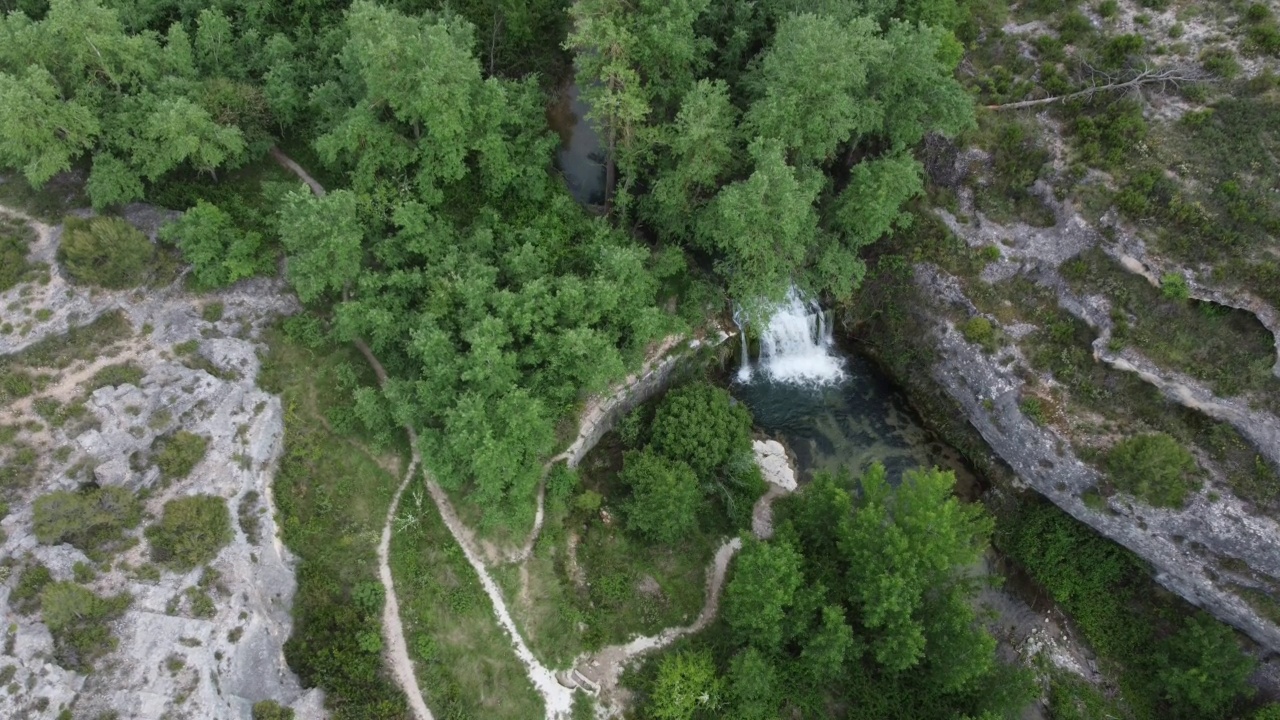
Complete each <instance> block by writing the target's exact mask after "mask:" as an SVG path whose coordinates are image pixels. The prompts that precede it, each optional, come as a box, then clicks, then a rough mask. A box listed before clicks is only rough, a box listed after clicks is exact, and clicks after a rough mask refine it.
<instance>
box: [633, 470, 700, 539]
mask: <svg viewBox="0 0 1280 720" xmlns="http://www.w3.org/2000/svg"><path fill="white" fill-rule="evenodd" d="M618 477H619V479H621V480H622V482H624V483H625V484H626V485H627V486H628V487H630V488H631V493H632V499H631V502H630V503H628V504H627V527H628V528H630V529H631V530H634V531H636V532H638V533H640V534H641V535H643V536H645V537H647V538H649V539H650V540H653V541H655V542H660V543H667V544H670V543H674V542H676V541H677V540H679V539H681V538H683V537H685V536H686V535H688V534H689V533H690V531H692V530H693V528H694V527H695V526H696V525H697V520H698V508H699V507H700V506H701V505H702V502H703V500H702V492H701V490H700V489H699V487H698V478H697V476H696V475H694V472H693V470H692V469H691V468H690V467H689V466H688V465H686V464H685V463H684V462H682V461H680V460H672V459H670V458H667V457H665V456H662V455H659V454H657V453H655V452H653V451H652V450H650V449H647V448H646V449H645V450H642V451H640V452H633V453H629V454H628V455H627V457H626V460H625V462H624V466H623V468H622V472H621V473H619V475H618Z"/></svg>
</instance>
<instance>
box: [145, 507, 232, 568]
mask: <svg viewBox="0 0 1280 720" xmlns="http://www.w3.org/2000/svg"><path fill="white" fill-rule="evenodd" d="M146 536H147V540H149V541H151V556H152V558H154V559H155V560H156V561H157V562H161V563H164V564H166V565H170V566H172V567H173V568H174V569H175V570H179V571H185V570H190V569H191V568H194V567H197V566H199V565H204V564H206V563H208V562H210V561H212V560H213V559H214V558H215V557H217V556H218V551H220V550H221V549H222V547H223V546H224V545H226V544H227V543H229V542H231V538H232V532H231V511H230V510H228V509H227V503H226V501H225V500H223V499H222V498H220V497H215V496H213V495H191V496H188V497H184V498H179V499H177V500H170V501H169V502H166V503H165V504H164V513H163V515H161V517H160V520H159V521H158V522H156V523H155V524H154V525H150V526H148V527H147V529H146Z"/></svg>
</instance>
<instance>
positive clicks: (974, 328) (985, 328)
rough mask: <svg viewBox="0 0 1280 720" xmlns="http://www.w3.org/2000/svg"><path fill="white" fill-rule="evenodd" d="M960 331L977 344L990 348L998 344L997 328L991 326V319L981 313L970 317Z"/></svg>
mask: <svg viewBox="0 0 1280 720" xmlns="http://www.w3.org/2000/svg"><path fill="white" fill-rule="evenodd" d="M960 332H961V333H963V334H964V338H965V339H966V340H968V341H969V342H971V343H973V344H975V345H981V346H982V347H984V348H986V349H988V350H990V349H992V348H994V347H995V344H996V330H995V328H994V327H992V326H991V321H990V320H988V319H986V318H984V317H982V316H981V315H979V316H977V317H973V318H969V320H968V322H966V323H965V324H964V325H963V326H962V327H961V328H960Z"/></svg>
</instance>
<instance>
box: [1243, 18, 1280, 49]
mask: <svg viewBox="0 0 1280 720" xmlns="http://www.w3.org/2000/svg"><path fill="white" fill-rule="evenodd" d="M1245 44H1246V45H1247V46H1248V47H1249V49H1251V50H1253V51H1254V52H1258V53H1262V54H1265V55H1280V27H1277V26H1276V25H1275V24H1274V23H1266V24H1259V25H1250V26H1249V29H1248V30H1247V31H1245Z"/></svg>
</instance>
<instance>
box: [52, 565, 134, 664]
mask: <svg viewBox="0 0 1280 720" xmlns="http://www.w3.org/2000/svg"><path fill="white" fill-rule="evenodd" d="M132 600H133V599H132V598H131V597H130V596H129V595H128V593H121V594H120V595H115V596H113V597H109V598H104V597H100V596H98V595H95V594H94V593H93V592H92V591H90V590H86V589H85V588H83V587H81V586H79V585H77V584H75V583H73V582H55V583H50V584H49V585H47V586H45V588H44V589H43V590H42V591H41V592H40V614H41V617H42V619H43V620H44V623H45V625H46V626H48V628H49V632H51V633H52V634H53V655H54V658H55V659H56V660H57V662H58V664H60V665H62V666H63V667H70V668H75V669H77V670H80V671H82V672H87V671H89V670H90V669H91V668H92V663H93V661H94V660H96V659H97V658H98V657H100V656H101V655H103V654H105V653H107V652H109V651H111V650H112V649H114V648H115V646H116V639H115V638H114V637H113V636H112V635H111V630H110V628H109V625H108V624H109V622H110V621H111V620H113V619H115V618H116V617H119V616H120V614H121V613H123V612H124V611H125V610H126V609H127V608H128V607H129V604H130V602H132Z"/></svg>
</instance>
